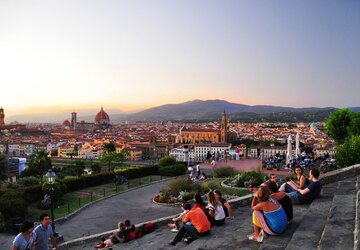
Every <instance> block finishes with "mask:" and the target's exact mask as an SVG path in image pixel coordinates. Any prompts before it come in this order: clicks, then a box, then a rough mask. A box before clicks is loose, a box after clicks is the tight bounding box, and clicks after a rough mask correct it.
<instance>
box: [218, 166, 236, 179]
mask: <svg viewBox="0 0 360 250" xmlns="http://www.w3.org/2000/svg"><path fill="white" fill-rule="evenodd" d="M236 174H238V171H236V170H235V169H234V168H232V167H221V168H216V169H215V170H214V177H215V178H223V177H232V176H235V175H236Z"/></svg>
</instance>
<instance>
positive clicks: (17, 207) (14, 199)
mask: <svg viewBox="0 0 360 250" xmlns="http://www.w3.org/2000/svg"><path fill="white" fill-rule="evenodd" d="M22 195H23V192H21V191H20V192H19V191H17V190H16V191H15V190H13V191H9V192H7V193H6V194H3V195H2V196H1V198H0V212H1V214H2V216H3V217H4V218H5V219H6V220H10V219H11V218H14V217H22V218H24V217H25V216H26V214H27V203H26V201H25V200H24V199H23V197H22Z"/></svg>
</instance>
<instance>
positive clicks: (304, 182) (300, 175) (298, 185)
mask: <svg viewBox="0 0 360 250" xmlns="http://www.w3.org/2000/svg"><path fill="white" fill-rule="evenodd" d="M294 174H295V177H293V178H291V179H290V180H289V181H288V182H286V183H284V184H282V185H281V187H280V188H279V191H282V192H286V193H289V192H294V191H296V190H298V189H305V188H306V187H307V186H308V185H309V179H308V178H307V177H306V176H305V175H304V171H303V169H302V167H301V166H300V165H297V166H295V168H294Z"/></svg>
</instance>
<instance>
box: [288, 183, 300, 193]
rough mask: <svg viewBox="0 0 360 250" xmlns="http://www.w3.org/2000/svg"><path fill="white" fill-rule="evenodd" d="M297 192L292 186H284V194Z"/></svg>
mask: <svg viewBox="0 0 360 250" xmlns="http://www.w3.org/2000/svg"><path fill="white" fill-rule="evenodd" d="M296 191H297V190H295V189H294V188H293V187H292V186H290V185H289V184H287V183H286V184H285V193H291V192H296Z"/></svg>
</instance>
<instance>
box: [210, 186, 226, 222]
mask: <svg viewBox="0 0 360 250" xmlns="http://www.w3.org/2000/svg"><path fill="white" fill-rule="evenodd" d="M206 208H207V214H206V215H207V217H208V219H209V221H210V223H211V226H221V225H223V224H224V223H225V211H224V208H223V206H222V204H221V202H220V201H219V200H217V199H216V198H215V194H214V192H212V191H211V192H209V194H208V205H207V207H206Z"/></svg>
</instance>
